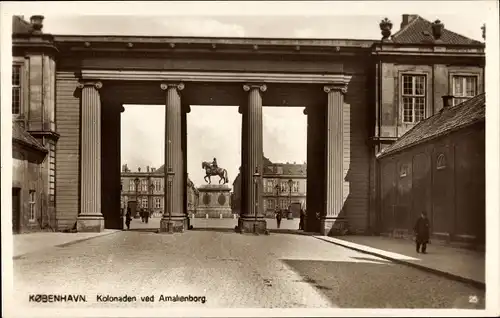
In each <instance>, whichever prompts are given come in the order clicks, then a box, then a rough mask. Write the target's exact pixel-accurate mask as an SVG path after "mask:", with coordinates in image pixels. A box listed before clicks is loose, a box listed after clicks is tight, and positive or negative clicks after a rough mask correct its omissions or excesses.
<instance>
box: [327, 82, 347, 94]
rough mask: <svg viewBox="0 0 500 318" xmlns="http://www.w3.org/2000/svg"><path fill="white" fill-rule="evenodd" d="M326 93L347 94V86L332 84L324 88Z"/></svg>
mask: <svg viewBox="0 0 500 318" xmlns="http://www.w3.org/2000/svg"><path fill="white" fill-rule="evenodd" d="M323 91H324V92H325V93H330V92H332V91H340V92H342V94H347V84H331V85H325V86H324V87H323Z"/></svg>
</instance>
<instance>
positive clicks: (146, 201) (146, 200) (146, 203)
mask: <svg viewBox="0 0 500 318" xmlns="http://www.w3.org/2000/svg"><path fill="white" fill-rule="evenodd" d="M147 207H148V198H142V202H141V208H145V209H146V208H147Z"/></svg>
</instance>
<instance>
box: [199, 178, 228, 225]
mask: <svg viewBox="0 0 500 318" xmlns="http://www.w3.org/2000/svg"><path fill="white" fill-rule="evenodd" d="M198 191H199V193H200V196H199V198H200V199H199V203H198V207H197V208H196V217H198V218H205V217H206V216H207V215H208V218H210V219H220V218H232V217H233V213H232V210H231V205H230V199H231V189H230V188H229V187H228V186H227V185H222V184H206V185H203V186H201V187H199V188H198Z"/></svg>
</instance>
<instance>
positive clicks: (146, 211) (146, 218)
mask: <svg viewBox="0 0 500 318" xmlns="http://www.w3.org/2000/svg"><path fill="white" fill-rule="evenodd" d="M148 221H149V210H144V222H146V223H148Z"/></svg>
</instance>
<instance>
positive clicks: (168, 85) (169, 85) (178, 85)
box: [160, 82, 184, 92]
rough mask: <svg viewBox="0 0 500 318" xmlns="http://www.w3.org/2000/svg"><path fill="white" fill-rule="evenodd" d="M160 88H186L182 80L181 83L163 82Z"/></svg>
mask: <svg viewBox="0 0 500 318" xmlns="http://www.w3.org/2000/svg"><path fill="white" fill-rule="evenodd" d="M160 88H161V89H162V90H164V91H166V90H167V89H169V88H175V89H177V90H178V91H179V92H180V91H182V90H183V89H184V83H182V82H180V83H161V84H160Z"/></svg>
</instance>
